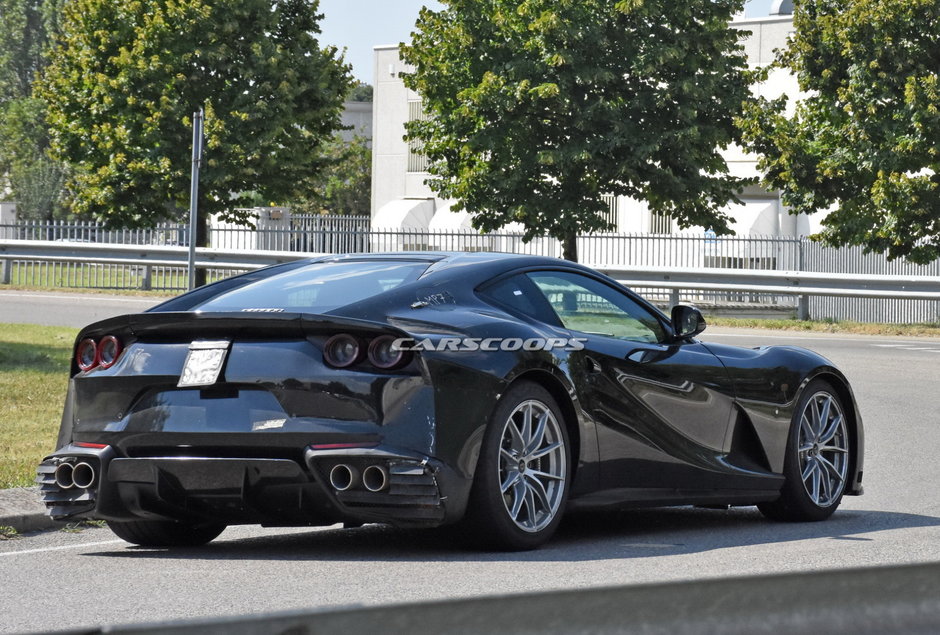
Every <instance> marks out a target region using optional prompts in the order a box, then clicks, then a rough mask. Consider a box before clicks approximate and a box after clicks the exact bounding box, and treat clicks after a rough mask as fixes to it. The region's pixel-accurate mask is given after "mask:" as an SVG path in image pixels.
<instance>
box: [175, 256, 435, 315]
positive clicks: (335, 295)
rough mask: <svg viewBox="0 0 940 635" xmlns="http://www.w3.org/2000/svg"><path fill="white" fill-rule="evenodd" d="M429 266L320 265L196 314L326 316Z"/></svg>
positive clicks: (242, 290) (226, 296) (217, 300)
mask: <svg viewBox="0 0 940 635" xmlns="http://www.w3.org/2000/svg"><path fill="white" fill-rule="evenodd" d="M427 267H428V263H427V262H414V261H400V260H369V261H361V260H360V261H353V262H319V263H314V264H312V265H310V266H307V267H303V268H300V269H293V270H291V271H285V272H284V273H280V274H277V275H274V276H271V277H270V278H265V279H263V280H259V281H258V282H254V283H252V284H249V285H247V286H244V287H239V288H237V289H233V290H232V291H228V292H226V293H223V294H222V295H218V296H216V297H214V298H212V299H210V300H207V301H206V302H204V303H202V304H199V305H196V306H195V307H193V309H192V310H194V311H264V310H274V311H277V310H283V311H300V312H312V313H325V312H327V311H331V310H333V309H336V308H338V307H341V306H346V305H348V304H352V303H354V302H358V301H360V300H364V299H366V298H368V297H371V296H373V295H377V294H379V293H382V292H384V291H388V290H389V289H394V288H395V287H397V286H399V285H402V284H405V283H406V282H411V281H413V280H417V279H418V277H419V276H420V275H421V274H422V273H423V272H424V270H425V269H427Z"/></svg>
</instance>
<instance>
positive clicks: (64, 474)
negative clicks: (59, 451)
mask: <svg viewBox="0 0 940 635" xmlns="http://www.w3.org/2000/svg"><path fill="white" fill-rule="evenodd" d="M74 471H75V467H74V466H73V465H72V464H71V463H59V466H58V467H57V468H56V469H55V484H56V485H58V486H59V487H61V488H62V489H71V488H73V487H74V486H75V480H74V479H73V477H72V474H73V472H74Z"/></svg>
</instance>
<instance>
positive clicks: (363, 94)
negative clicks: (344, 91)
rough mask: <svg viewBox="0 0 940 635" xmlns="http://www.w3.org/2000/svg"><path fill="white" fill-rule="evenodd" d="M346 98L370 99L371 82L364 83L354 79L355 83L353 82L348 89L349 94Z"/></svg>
mask: <svg viewBox="0 0 940 635" xmlns="http://www.w3.org/2000/svg"><path fill="white" fill-rule="evenodd" d="M346 100H347V101H372V84H366V83H365V82H360V81H358V80H356V83H355V84H353V87H352V89H350V91H349V95H347V96H346Z"/></svg>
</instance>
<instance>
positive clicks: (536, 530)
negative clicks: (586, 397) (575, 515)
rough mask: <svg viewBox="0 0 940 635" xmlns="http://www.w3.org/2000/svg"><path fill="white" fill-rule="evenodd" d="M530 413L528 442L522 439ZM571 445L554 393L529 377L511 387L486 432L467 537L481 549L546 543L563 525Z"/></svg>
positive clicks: (466, 525)
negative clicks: (559, 526)
mask: <svg viewBox="0 0 940 635" xmlns="http://www.w3.org/2000/svg"><path fill="white" fill-rule="evenodd" d="M526 412H528V415H526ZM536 415H537V420H536V419H535V417H536ZM527 417H528V420H529V424H528V425H529V428H528V431H529V437H528V438H529V443H528V444H526V443H523V436H524V435H525V434H526V433H525V430H526V429H525V425H526V423H525V421H526V418H527ZM542 423H544V425H543V426H542V432H541V436H539V432H538V431H539V425H541V424H542ZM510 426H514V429H515V433H513V431H512V429H511V428H510ZM570 447H571V445H570V443H569V441H568V432H567V430H566V427H565V421H564V419H563V418H562V415H561V411H560V410H559V408H558V404H557V403H555V400H554V399H553V398H552V396H551V394H549V392H548V391H547V390H545V389H544V388H542V387H541V386H539V385H538V384H535V383H531V382H527V381H522V382H519V383H517V384H514V385H513V386H512V387H510V389H509V390H508V391H507V392H506V394H505V395H503V397H502V399H500V401H499V403H498V404H497V406H496V409H495V410H494V411H493V416H492V418H491V420H490V422H489V425H488V426H487V428H486V433H485V434H484V436H483V443H482V445H481V448H480V458H479V461H478V463H477V470H476V474H475V476H474V482H473V488H472V490H471V492H470V500H469V504H468V508H467V516H466V517H465V519H464V531H465V532H466V534H465V535H467V536H468V537H469V538H470V539H471V540H472V541H473V542H475V543H476V544H478V545H480V546H482V547H486V548H495V549H501V550H506V551H521V550H527V549H535V548H536V547H538V546H540V545H542V544H543V543H545V541H547V540H548V539H549V538H550V537H551V536H552V534H554V533H555V530H556V529H557V528H558V524H559V523H560V522H561V517H562V515H563V514H564V511H565V504H566V503H567V500H568V490H569V489H570V481H571V450H570ZM506 484H509V485H507V487H506V488H504V485H506ZM504 490H505V491H504ZM513 510H515V515H513Z"/></svg>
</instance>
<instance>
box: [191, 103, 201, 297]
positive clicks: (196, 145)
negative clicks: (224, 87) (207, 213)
mask: <svg viewBox="0 0 940 635" xmlns="http://www.w3.org/2000/svg"><path fill="white" fill-rule="evenodd" d="M202 119H203V116H202V108H200V109H199V110H198V111H197V112H194V113H193V171H192V181H191V182H192V186H191V188H190V190H189V263H188V269H189V286H188V288H189V290H190V291H192V290H193V289H195V288H196V225H197V223H198V218H199V167H200V164H201V163H202Z"/></svg>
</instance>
